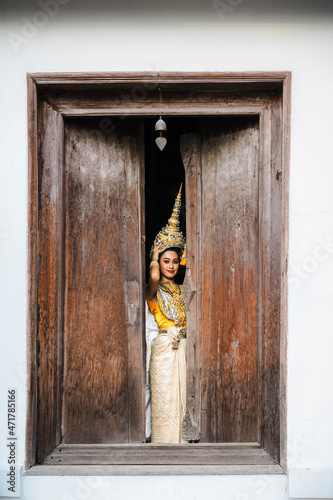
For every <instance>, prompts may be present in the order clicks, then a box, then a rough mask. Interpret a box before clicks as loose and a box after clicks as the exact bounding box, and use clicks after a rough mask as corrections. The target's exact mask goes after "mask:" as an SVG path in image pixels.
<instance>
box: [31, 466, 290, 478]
mask: <svg viewBox="0 0 333 500" xmlns="http://www.w3.org/2000/svg"><path fill="white" fill-rule="evenodd" d="M284 474H285V471H284V469H283V468H282V467H280V465H277V464H275V465H183V466H182V467H179V465H39V466H36V467H32V468H31V469H30V470H28V471H27V472H26V473H25V475H26V476H224V475H226V476H231V475H232V476H238V475H241V476H243V475H256V476H257V475H284Z"/></svg>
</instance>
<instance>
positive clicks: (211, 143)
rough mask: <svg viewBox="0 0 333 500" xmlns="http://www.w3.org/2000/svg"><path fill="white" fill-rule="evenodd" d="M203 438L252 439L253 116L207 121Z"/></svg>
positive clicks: (255, 196) (255, 242) (255, 434)
mask: <svg viewBox="0 0 333 500" xmlns="http://www.w3.org/2000/svg"><path fill="white" fill-rule="evenodd" d="M202 190H203V195H202V196H203V198H202V211H203V223H202V227H203V232H202V247H203V250H202V251H203V256H204V258H203V267H202V287H203V288H202V352H203V355H202V393H203V403H202V440H203V441H205V442H206V441H207V442H229V441H231V442H232V441H238V442H241V441H257V440H258V364H257V349H258V341H257V336H258V242H259V226H258V196H259V194H258V122H256V121H255V120H254V121H253V120H252V121H251V120H250V119H247V120H243V121H238V122H233V121H229V122H225V124H224V125H222V124H221V122H219V121H217V120H214V121H210V122H208V121H207V122H206V124H205V130H204V133H203V150H202Z"/></svg>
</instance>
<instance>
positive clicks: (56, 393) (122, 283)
mask: <svg viewBox="0 0 333 500" xmlns="http://www.w3.org/2000/svg"><path fill="white" fill-rule="evenodd" d="M113 123H114V126H113V127H112V131H111V130H109V133H104V134H103V133H102V132H101V130H100V128H99V120H97V119H96V120H95V119H91V118H90V119H69V120H67V122H65V127H64V145H62V143H61V141H56V142H53V140H52V137H54V135H56V137H61V127H62V119H61V117H59V114H57V113H56V112H55V111H53V110H52V108H50V107H49V106H48V105H46V104H45V105H43V108H42V109H41V124H42V126H43V127H44V141H43V150H42V151H41V152H40V158H41V160H40V168H39V179H40V181H39V182H40V186H41V191H40V193H41V194H40V202H39V279H38V307H39V330H38V340H39V349H40V352H39V359H40V365H39V367H38V376H39V396H38V397H39V415H40V418H39V421H38V425H39V428H38V434H39V436H40V440H39V442H40V443H42V448H41V447H39V448H38V450H37V453H38V460H43V458H44V457H45V456H46V455H47V454H48V453H50V451H51V450H52V448H54V446H56V445H57V444H59V443H60V442H62V443H128V442H143V440H144V378H145V370H144V336H143V332H144V327H143V321H144V308H143V293H142V290H143V286H144V283H143V266H144V260H143V254H144V247H143V245H144V239H143V238H142V237H141V235H142V234H144V222H143V217H142V213H143V212H142V207H143V203H144V200H143V192H144V183H143V180H142V176H143V156H142V155H143V151H142V122H141V120H140V119H133V118H132V119H131V118H128V119H126V122H125V121H121V120H116V119H114V120H113ZM59 127H60V129H59ZM110 128H111V127H110ZM59 130H60V133H59ZM55 132H56V134H55ZM44 150H45V152H44ZM62 157H63V158H64V159H63V161H61V158H62Z"/></svg>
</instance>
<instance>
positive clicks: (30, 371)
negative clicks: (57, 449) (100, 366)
mask: <svg viewBox="0 0 333 500" xmlns="http://www.w3.org/2000/svg"><path fill="white" fill-rule="evenodd" d="M27 86H28V89H27V95H28V147H29V158H28V159H29V168H28V170H29V172H28V307H27V333H28V339H27V422H26V443H25V449H26V461H25V466H26V468H29V467H31V466H32V465H34V463H35V461H36V444H37V443H36V441H37V440H36V427H37V381H38V374H37V324H38V314H37V306H38V297H37V292H38V239H37V223H38V219H37V196H36V193H37V192H38V184H37V179H38V148H37V137H38V133H37V92H36V87H35V85H34V82H33V80H32V78H31V77H30V76H28V77H27Z"/></svg>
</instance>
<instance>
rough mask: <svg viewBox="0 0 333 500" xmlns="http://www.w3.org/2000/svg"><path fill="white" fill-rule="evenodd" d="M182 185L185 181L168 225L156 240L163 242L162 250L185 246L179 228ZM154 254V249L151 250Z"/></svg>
mask: <svg viewBox="0 0 333 500" xmlns="http://www.w3.org/2000/svg"><path fill="white" fill-rule="evenodd" d="M182 187H183V183H181V185H180V189H179V193H178V194H177V196H176V200H175V204H174V206H173V210H172V214H171V217H170V219H169V220H168V223H167V225H166V226H164V227H163V228H162V229H161V231H160V232H159V233H158V234H157V236H156V238H155V241H156V243H160V242H161V243H162V245H161V250H165V249H166V248H171V247H176V248H180V249H181V250H183V249H184V247H185V238H184V236H183V233H182V232H181V230H180V228H179V214H180V207H181V197H182V194H181V192H182ZM150 255H152V250H151V252H150Z"/></svg>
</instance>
